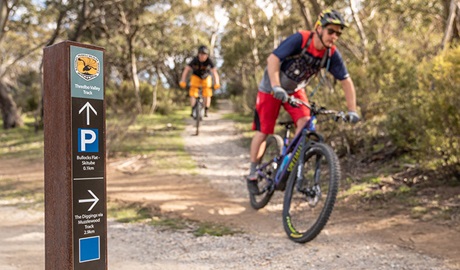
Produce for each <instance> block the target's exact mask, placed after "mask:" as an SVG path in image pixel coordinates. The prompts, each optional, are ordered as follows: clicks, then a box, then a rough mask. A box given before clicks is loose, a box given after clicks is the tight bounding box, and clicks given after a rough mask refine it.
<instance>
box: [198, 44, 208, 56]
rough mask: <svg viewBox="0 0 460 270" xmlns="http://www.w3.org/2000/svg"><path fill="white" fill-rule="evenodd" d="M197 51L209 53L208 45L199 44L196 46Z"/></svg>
mask: <svg viewBox="0 0 460 270" xmlns="http://www.w3.org/2000/svg"><path fill="white" fill-rule="evenodd" d="M198 53H202V54H209V49H208V47H206V46H204V45H201V46H200V47H199V48H198Z"/></svg>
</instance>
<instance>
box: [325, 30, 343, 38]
mask: <svg viewBox="0 0 460 270" xmlns="http://www.w3.org/2000/svg"><path fill="white" fill-rule="evenodd" d="M326 30H327V34H328V35H330V36H331V35H333V34H335V35H336V36H337V37H340V35H342V31H335V30H334V29H332V28H326Z"/></svg>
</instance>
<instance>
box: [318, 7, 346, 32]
mask: <svg viewBox="0 0 460 270" xmlns="http://www.w3.org/2000/svg"><path fill="white" fill-rule="evenodd" d="M328 24H335V25H340V26H341V27H342V28H344V27H348V24H347V23H346V22H345V20H344V19H343V17H342V15H340V13H339V12H338V11H337V10H334V9H326V10H323V11H322V12H321V13H320V14H319V16H318V20H317V21H316V24H315V28H316V27H318V26H319V25H321V26H323V27H324V26H326V25H328Z"/></svg>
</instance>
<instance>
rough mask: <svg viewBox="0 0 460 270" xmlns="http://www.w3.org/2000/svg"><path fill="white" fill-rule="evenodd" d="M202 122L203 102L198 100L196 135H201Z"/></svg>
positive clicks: (196, 107)
mask: <svg viewBox="0 0 460 270" xmlns="http://www.w3.org/2000/svg"><path fill="white" fill-rule="evenodd" d="M200 121H201V102H200V101H199V100H198V99H197V100H196V103H195V127H196V132H195V135H199V134H200Z"/></svg>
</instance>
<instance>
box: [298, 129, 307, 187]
mask: <svg viewBox="0 0 460 270" xmlns="http://www.w3.org/2000/svg"><path fill="white" fill-rule="evenodd" d="M299 143H300V146H299V147H301V149H302V151H301V152H300V157H299V159H298V160H297V174H296V189H297V190H300V189H301V187H302V183H303V179H304V177H303V171H304V168H303V164H304V163H305V153H306V152H307V151H308V149H309V148H310V147H309V143H307V130H306V129H304V130H302V137H301V138H300V142H299Z"/></svg>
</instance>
